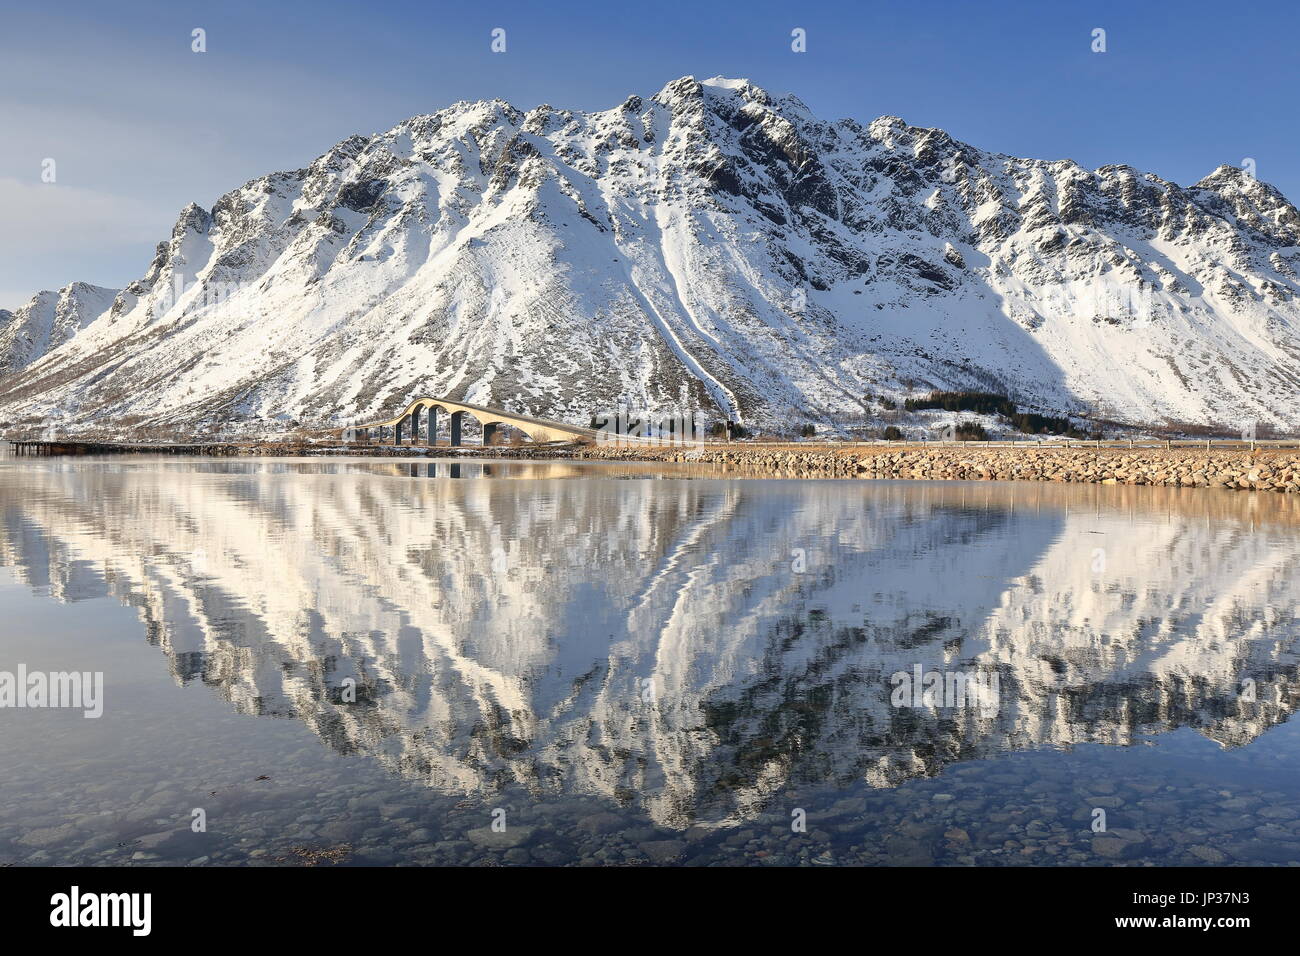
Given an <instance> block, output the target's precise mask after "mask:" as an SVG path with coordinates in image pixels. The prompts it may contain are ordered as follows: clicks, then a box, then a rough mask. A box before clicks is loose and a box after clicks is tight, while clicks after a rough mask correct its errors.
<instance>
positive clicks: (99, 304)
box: [0, 282, 118, 375]
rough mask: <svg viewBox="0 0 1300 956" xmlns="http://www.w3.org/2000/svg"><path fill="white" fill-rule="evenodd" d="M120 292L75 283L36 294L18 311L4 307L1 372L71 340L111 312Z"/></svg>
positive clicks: (1, 315) (13, 369) (0, 325)
mask: <svg viewBox="0 0 1300 956" xmlns="http://www.w3.org/2000/svg"><path fill="white" fill-rule="evenodd" d="M117 291H118V290H117V289H104V288H101V287H99V286H95V285H87V284H86V283H85V282H74V283H72V285H69V286H65V287H64V288H62V289H60V290H59V291H58V292H38V293H36V295H34V296H32V300H31V301H30V302H28V303H27V304H26V305H24V306H23V307H22V308H20V309H19V310H18V311H17V312H9V311H6V310H4V309H0V375H7V374H9V373H11V372H16V371H18V370H19V369H21V368H25V367H26V366H27V365H29V364H31V363H32V362H34V361H36V360H37V359H39V358H40V357H41V356H43V355H44V354H45V353H46V352H50V351H53V350H54V349H56V348H58V347H59V346H60V345H62V344H63V343H64V342H67V341H68V340H69V339H71V338H72V337H73V336H74V335H76V334H77V333H78V332H80V331H81V330H82V329H84V328H85V327H86V326H87V325H89V324H90V323H91V322H93V321H94V320H95V319H97V318H99V317H100V316H101V315H103V314H104V312H105V311H107V309H108V308H109V307H110V306H111V305H112V304H113V299H114V297H115V296H116V295H117Z"/></svg>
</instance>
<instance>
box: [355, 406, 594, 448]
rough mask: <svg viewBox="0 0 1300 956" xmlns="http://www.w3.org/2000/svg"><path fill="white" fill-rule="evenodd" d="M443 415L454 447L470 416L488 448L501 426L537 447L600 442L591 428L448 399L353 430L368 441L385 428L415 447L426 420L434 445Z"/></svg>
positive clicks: (428, 437) (429, 439)
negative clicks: (506, 427)
mask: <svg viewBox="0 0 1300 956" xmlns="http://www.w3.org/2000/svg"><path fill="white" fill-rule="evenodd" d="M440 413H441V414H444V415H447V416H448V418H449V419H450V424H451V444H452V447H456V446H459V445H460V444H461V424H462V422H463V421H464V416H465V415H470V416H471V417H473V418H474V420H475V421H477V422H478V423H479V425H481V426H482V428H483V444H485V445H486V444H488V443H489V442H490V441H491V439H492V435H493V434H494V433H495V431H496V429H497V428H498V427H499V426H501V425H509V426H510V427H511V428H515V429H518V430H519V431H521V432H523V433H524V434H525V435H526V436H528V438H529V439H531V440H532V441H534V442H536V443H537V444H545V443H547V442H555V441H576V440H581V439H589V440H594V439H595V438H597V433H596V431H595V429H592V428H580V427H578V426H576V425H568V424H565V423H564V422H557V421H552V420H551V419H548V418H534V417H532V416H531V415H515V414H512V413H510V412H507V411H504V410H503V409H500V408H490V407H488V406H486V405H473V404H470V403H469V402H453V401H450V400H448V399H445V398H431V397H425V398H417V399H416V400H415V401H413V402H411V403H410V404H409V405H407V406H406V408H405V409H404V410H403V411H402V413H401V414H400V415H397V416H396V417H394V418H389V419H385V420H383V421H378V422H369V423H367V424H364V425H354V426H352V428H353V430H354V431H358V432H362V433H363V434H365V435H366V436H367V438H368V437H369V435H370V434H371V433H372V432H382V430H383V429H385V428H391V429H392V430H393V437H394V439H395V441H396V443H397V444H399V445H400V444H404V443H405V442H404V439H406V438H408V437H409V438H410V443H411V444H414V443H415V441H416V439H418V437H419V435H420V433H421V429H420V423H421V419H423V420H424V425H425V427H424V429H423V433H424V435H425V438H426V443H427V444H430V445H432V444H434V439H435V438H436V436H437V416H438V415H439V414H440Z"/></svg>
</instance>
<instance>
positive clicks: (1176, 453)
mask: <svg viewBox="0 0 1300 956" xmlns="http://www.w3.org/2000/svg"><path fill="white" fill-rule="evenodd" d="M576 456H577V457H579V458H591V459H600V460H615V461H618V460H624V461H672V462H682V461H697V462H701V463H707V464H712V465H718V466H722V467H724V468H728V467H730V468H735V469H736V470H742V471H759V472H768V473H773V474H781V475H787V476H790V477H839V478H852V477H857V478H895V479H928V480H936V481H1046V482H1070V483H1082V484H1103V485H1156V486H1165V487H1189V488H1242V489H1252V490H1257V491H1276V492H1289V493H1293V494H1294V493H1296V492H1300V450H1297V449H1295V448H1268V447H1260V448H1257V449H1255V450H1253V451H1252V450H1251V449H1250V448H1249V447H1241V448H1214V449H1210V450H1207V449H1205V448H1187V447H1181V448H1180V447H1175V448H1122V447H1121V448H1115V447H1100V448H1097V447H1062V446H1059V445H1046V444H1043V445H1035V446H1033V447H1008V446H996V447H980V446H979V445H977V444H975V443H971V444H969V445H942V446H936V445H931V446H925V445H866V446H864V445H839V446H837V445H833V444H824V445H813V444H797V445H795V444H791V445H766V444H754V445H746V444H742V443H733V444H717V445H713V444H709V445H704V446H700V447H695V448H687V447H683V446H677V447H672V446H668V447H638V446H628V445H613V444H610V445H601V444H596V445H587V446H583V447H582V448H580V449H578V450H577V451H576Z"/></svg>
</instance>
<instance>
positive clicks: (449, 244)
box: [0, 77, 1300, 430]
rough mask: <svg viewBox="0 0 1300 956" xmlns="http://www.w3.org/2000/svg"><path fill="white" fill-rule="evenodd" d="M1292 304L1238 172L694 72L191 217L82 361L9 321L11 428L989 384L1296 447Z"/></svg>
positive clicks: (859, 398)
mask: <svg viewBox="0 0 1300 956" xmlns="http://www.w3.org/2000/svg"><path fill="white" fill-rule="evenodd" d="M71 288H76V287H71ZM86 288H88V287H86ZM66 291H67V290H65V293H66ZM1298 294H1300V213H1297V211H1296V209H1295V207H1294V206H1292V205H1291V204H1290V203H1288V202H1287V201H1286V199H1285V198H1283V197H1282V195H1281V194H1280V193H1278V191H1277V190H1276V189H1274V188H1272V187H1271V186H1268V185H1266V184H1265V183H1262V182H1258V181H1256V180H1254V179H1252V178H1251V177H1250V176H1249V175H1248V174H1247V173H1245V172H1243V171H1241V170H1238V169H1236V168H1234V167H1230V166H1221V167H1220V168H1219V169H1217V170H1215V171H1214V172H1213V173H1212V174H1211V175H1209V176H1207V177H1206V178H1205V179H1203V180H1202V181H1201V182H1199V183H1197V184H1196V185H1194V186H1191V187H1186V188H1185V187H1180V186H1178V185H1176V184H1174V183H1170V182H1166V181H1164V180H1162V179H1160V178H1159V177H1157V176H1154V175H1152V174H1149V173H1141V172H1138V171H1137V170H1134V169H1131V168H1129V167H1127V166H1105V167H1102V168H1101V169H1098V170H1095V171H1089V170H1086V169H1083V168H1081V167H1079V166H1078V165H1076V164H1075V163H1073V162H1071V161H1069V160H1059V161H1055V162H1044V161H1040V160H1030V159H1016V158H1013V157H1010V156H1004V155H1000V154H996V153H989V152H986V151H984V150H981V149H977V148H975V147H972V146H969V145H967V144H964V143H960V142H957V141H955V140H953V139H952V138H951V137H949V136H948V135H947V134H946V133H944V132H942V131H941V130H936V129H919V128H916V127H911V126H908V125H907V124H906V123H904V122H903V121H902V120H900V119H897V118H895V117H882V118H880V119H877V120H875V121H873V122H872V123H870V124H869V125H866V126H864V125H861V124H859V123H857V122H855V121H853V120H840V121H837V122H824V121H821V120H818V119H817V118H815V117H814V116H813V115H812V114H811V113H810V112H809V111H808V109H807V108H806V107H805V106H804V105H803V104H802V103H800V102H799V100H798V99H796V98H794V97H793V96H785V97H782V98H780V99H774V98H772V97H771V96H769V95H768V94H767V93H765V92H764V91H763V90H761V89H759V88H757V87H755V86H753V85H752V84H750V83H748V82H746V81H743V80H726V79H720V78H719V79H712V80H707V81H704V82H702V83H701V82H697V81H696V80H695V79H693V78H691V77H684V78H682V79H679V80H675V81H674V82H672V83H669V84H668V85H667V86H665V87H664V88H663V89H662V90H660V91H659V92H658V93H656V94H655V95H654V96H651V97H647V98H641V97H638V96H633V97H630V98H629V99H628V100H627V101H626V102H624V103H622V104H621V105H619V106H617V107H615V108H614V109H611V110H606V111H604V112H598V113H579V112H574V111H571V110H564V109H556V108H553V107H551V106H545V105H544V106H539V107H537V108H535V109H533V110H530V111H528V112H524V111H521V110H518V109H516V108H514V107H513V106H511V105H510V104H508V103H505V102H502V101H500V100H494V101H490V102H476V103H466V102H462V103H456V104H455V105H453V106H450V107H448V108H446V109H443V110H440V111H438V112H436V113H432V114H429V115H425V116H417V117H414V118H412V119H410V120H407V121H406V122H403V123H401V124H399V125H398V126H396V127H395V128H393V129H392V130H389V131H388V132H386V133H381V134H378V135H375V136H372V137H369V138H367V137H362V136H354V137H351V138H349V139H347V140H344V141H343V142H341V143H339V144H338V145H336V146H335V147H334V148H333V149H331V150H329V152H327V153H326V154H325V155H324V156H321V157H320V158H319V159H317V160H316V161H315V162H314V163H312V164H311V166H309V167H307V168H306V169H301V170H296V171H293V172H281V173H273V174H270V175H268V176H264V177H262V178H260V179H256V180H253V181H252V182H249V183H247V184H245V185H244V186H243V187H241V188H239V189H237V190H235V191H233V192H231V193H228V194H227V195H225V196H223V197H221V199H219V200H218V201H217V203H216V204H215V205H214V206H213V207H212V209H211V210H204V209H202V208H200V207H198V206H197V205H190V206H188V207H187V208H186V209H185V210H184V211H183V212H182V213H181V216H180V218H179V219H178V221H177V223H176V226H175V228H174V229H173V231H172V235H171V238H170V239H169V240H168V241H167V242H165V243H162V244H160V245H159V247H158V252H157V255H156V256H155V258H154V261H153V263H152V264H151V265H150V267H149V269H148V271H147V272H146V273H145V275H144V277H143V278H141V279H139V280H137V281H135V282H133V283H131V284H130V285H129V286H128V287H127V288H126V289H124V290H122V291H121V292H120V293H119V294H117V296H116V298H115V300H114V301H113V302H112V304H111V306H109V305H107V304H105V306H104V308H103V309H102V314H100V315H99V316H98V317H97V318H96V319H95V320H94V321H93V322H91V323H90V324H89V325H88V326H87V327H86V328H85V329H84V330H82V331H80V332H78V333H77V334H76V335H75V337H72V338H71V340H70V341H64V339H65V338H66V335H64V334H63V333H62V332H60V334H59V335H55V334H50V335H48V336H47V337H45V338H42V337H41V335H40V334H32V335H29V336H28V338H25V339H23V341H24V342H26V343H28V344H26V345H24V346H23V347H22V348H16V347H15V346H13V345H12V344H11V340H14V339H15V338H17V337H19V336H17V335H16V334H10V330H13V329H16V328H17V323H16V320H15V319H14V318H8V317H5V316H0V325H2V328H3V330H2V331H0V336H3V339H2V341H3V347H4V351H3V352H2V353H0V357H2V358H3V359H4V360H5V361H6V362H7V363H8V365H7V366H6V368H7V369H9V370H10V372H11V374H9V375H8V376H7V377H5V378H3V379H0V422H3V423H4V424H7V425H10V426H13V425H18V426H28V425H36V424H39V423H42V422H46V421H48V420H49V419H50V418H51V416H59V417H61V420H62V421H65V422H68V423H69V425H68V430H75V428H76V427H92V426H96V425H100V426H108V427H126V426H134V425H139V424H160V425H167V424H178V425H183V426H186V427H191V426H200V427H211V426H216V425H228V424H235V425H237V426H240V427H244V428H247V429H249V430H260V429H268V428H274V429H277V430H278V429H281V428H283V427H285V426H286V425H291V424H295V423H300V424H307V425H312V424H320V425H324V424H345V423H347V422H350V421H356V420H358V419H365V418H368V417H371V416H375V415H379V414H381V413H384V412H391V411H393V410H394V409H396V408H397V407H398V406H400V405H401V404H403V403H404V402H405V401H406V400H408V399H410V398H413V397H415V396H417V395H420V394H433V395H443V396H448V397H456V398H461V399H464V400H466V401H470V402H475V403H481V404H487V405H499V406H504V407H507V408H511V409H514V410H517V411H520V412H527V413H532V414H542V415H546V416H550V417H557V418H562V419H567V420H570V421H575V422H578V421H585V420H586V419H587V417H588V416H589V415H590V414H591V412H592V411H594V410H596V409H600V408H607V407H609V406H610V405H611V404H613V403H614V402H616V401H618V400H619V399H620V398H623V399H626V400H628V401H629V402H631V403H632V404H633V405H634V406H639V407H648V408H650V409H654V410H665V411H667V410H671V409H673V408H675V407H677V406H678V405H679V404H682V403H683V402H684V403H685V404H688V405H692V406H696V407H702V408H705V409H707V410H708V413H709V414H711V415H716V416H717V417H722V415H723V414H727V415H730V416H732V417H735V418H737V419H739V420H742V421H744V422H746V423H749V424H751V425H755V426H758V427H785V428H788V427H791V426H793V425H795V424H797V423H800V422H805V421H813V422H822V421H845V420H849V419H854V418H856V419H861V418H862V417H864V416H869V415H871V414H873V413H875V412H878V411H879V408H878V406H876V405H873V404H872V403H871V402H866V401H864V396H866V395H876V396H880V395H886V396H891V397H893V398H894V399H896V400H897V399H900V398H902V397H904V396H905V395H907V394H917V393H920V392H925V391H928V390H929V389H931V388H975V389H981V390H990V391H998V392H1001V393H1004V394H1008V395H1010V396H1012V397H1014V398H1016V399H1017V400H1018V401H1019V402H1021V403H1023V404H1024V405H1025V406H1026V407H1032V408H1037V409H1040V410H1054V411H1071V412H1075V413H1087V414H1091V415H1095V416H1099V417H1104V418H1109V419H1114V420H1119V421H1126V422H1132V423H1141V424H1166V423H1198V424H1217V425H1221V426H1224V427H1228V428H1234V429H1235V428H1236V427H1238V426H1239V425H1241V424H1242V423H1243V422H1246V421H1251V420H1258V421H1259V422H1261V423H1265V424H1271V425H1274V426H1278V427H1284V428H1295V427H1296V421H1295V418H1296V414H1295V410H1296V396H1297V392H1298V391H1300V305H1298V304H1297V303H1298V301H1300V300H1298V299H1297V295H1298ZM42 295H46V296H48V295H52V294H42ZM61 295H62V294H61ZM37 300H38V301H42V300H41V297H40V296H38V297H37ZM86 301H87V302H88V301H89V299H87V300H86ZM41 308H42V309H43V310H46V311H48V310H47V307H46V306H42V307H41ZM79 308H80V307H79ZM25 309H26V310H27V311H28V312H29V313H30V312H31V310H32V306H27V307H25ZM56 311H57V310H56ZM22 314H23V310H20V311H19V313H16V315H22ZM44 314H45V312H42V315H44ZM79 314H80V313H79ZM23 322H24V323H26V324H27V325H31V326H32V327H33V328H35V329H37V330H38V331H39V329H41V328H45V327H46V326H45V325H44V324H42V323H43V322H44V320H43V319H42V320H41V321H34V320H32V319H24V320H23ZM80 324H81V322H80V320H78V321H76V322H72V323H70V324H69V323H65V325H66V326H67V328H68V329H70V330H71V331H76V330H75V329H73V328H72V326H73V325H77V326H79V325H80ZM60 328H61V329H63V328H64V326H63V325H61V326H60ZM22 334H23V335H27V333H22ZM23 349H26V350H27V351H23ZM47 349H48V351H47ZM41 356H43V357H41ZM37 358H39V360H37V361H32V360H33V359H37ZM28 362H31V364H27V363H28Z"/></svg>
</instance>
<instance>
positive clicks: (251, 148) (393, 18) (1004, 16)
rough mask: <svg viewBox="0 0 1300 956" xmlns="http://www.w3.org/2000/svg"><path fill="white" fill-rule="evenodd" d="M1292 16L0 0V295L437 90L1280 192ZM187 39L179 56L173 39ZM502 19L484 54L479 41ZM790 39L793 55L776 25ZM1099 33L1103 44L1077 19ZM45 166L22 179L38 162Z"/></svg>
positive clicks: (1297, 71)
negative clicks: (1102, 48) (908, 139)
mask: <svg viewBox="0 0 1300 956" xmlns="http://www.w3.org/2000/svg"><path fill="white" fill-rule="evenodd" d="M1298 9H1300V8H1298V7H1297V5H1295V4H1293V3H1282V2H1277V3H1267V2H1266V3H1247V4H1236V5H1223V4H1212V3H1201V2H1185V3H1177V4H1175V3H1162V2H1154V3H1142V4H1135V3H1132V2H1129V3H1110V2H1095V0H1094V2H1086V3H1074V2H1058V0H1040V2H1034V3H1031V2H997V0H987V2H979V3H976V2H957V0H949V2H927V0H909V2H892V0H870V2H865V0H864V2H852V3H840V2H832V3H815V2H801V3H767V2H754V3H739V2H714V0H691V2H683V3H676V2H663V3H653V4H636V5H631V4H613V3H578V2H564V0H549V2H545V3H539V2H532V3H497V2H479V3H474V4H467V3H464V2H459V3H439V2H431V0H423V2H418V3H417V2H392V3H375V4H372V5H364V4H357V3H355V2H353V3H334V2H328V0H317V2H312V3H297V2H285V3H276V2H273V0H262V2H257V3H252V2H246V0H221V2H220V3H217V2H215V0H209V2H207V3H190V2H185V0H179V2H175V0H174V2H166V3H162V2H158V3H152V2H132V0H118V2H114V3H111V4H106V3H102V2H88V3H83V2H77V0H61V2H60V3H58V4H49V5H38V4H26V5H24V6H23V7H22V8H21V9H16V8H15V7H14V5H13V4H8V5H6V6H5V8H4V9H3V10H2V11H0V133H2V135H0V210H3V217H4V219H3V229H0V307H5V308H15V307H17V306H18V305H21V304H22V303H23V302H25V301H26V300H27V298H29V297H30V296H31V294H32V293H34V292H35V291H37V290H38V289H44V288H57V287H59V286H62V285H65V284H66V283H68V282H70V281H73V280H78V279H80V280H85V281H89V282H94V283H98V284H101V285H111V286H121V285H124V284H126V283H127V282H129V281H131V280H132V279H134V278H138V277H139V276H140V275H142V274H143V272H144V271H145V269H146V267H147V266H148V263H149V260H150V258H151V257H152V252H153V246H154V245H155V243H157V242H158V241H160V240H162V239H164V238H166V237H167V235H168V234H169V231H170V228H171V225H172V223H173V222H174V221H175V217H176V214H177V213H178V212H179V210H180V209H181V207H182V206H184V205H185V203H187V202H190V201H195V202H198V203H199V204H200V205H203V206H204V207H209V206H211V204H212V202H213V201H214V200H215V199H216V198H217V197H218V196H220V195H221V194H222V193H223V192H226V191H227V190H229V189H232V188H234V187H235V186H238V185H239V184H241V183H243V182H245V181H246V180H248V179H251V178H253V177H255V176H258V175H261V174H263V173H266V172H270V171H272V170H276V169H287V168H297V167H300V166H304V165H306V164H308V163H309V162H310V161H311V160H312V159H314V158H315V157H316V156H317V155H319V154H320V153H321V152H323V151H324V150H325V149H327V148H328V147H329V146H330V145H332V144H333V143H335V142H337V141H338V140H340V139H342V138H344V137H345V136H347V135H350V134H352V133H371V132H375V131H378V130H382V129H386V128H388V127H390V126H392V125H394V124H395V123H397V122H399V121H400V120H402V119H404V118H406V117H407V116H411V115H414V114H416V113H421V112H429V111H431V110H434V109H437V108H439V107H441V106H445V105H446V104H448V103H451V102H453V101H455V100H458V99H482V98H492V97H501V98H503V99H506V100H509V101H510V102H512V103H514V104H515V105H516V106H519V107H521V108H525V109H526V108H529V107H532V106H535V105H537V104H538V103H543V102H547V103H551V104H553V105H556V106H566V107H572V108H578V109H604V108H608V107H610V106H614V105H616V104H617V103H619V102H621V101H622V100H623V99H624V98H625V97H626V96H627V95H628V94H629V93H640V94H643V95H646V94H650V93H653V92H654V91H656V90H658V89H659V88H660V87H661V86H663V85H664V84H665V83H666V82H668V81H669V80H672V79H675V78H676V77H678V76H682V75H686V74H693V75H695V76H698V77H701V78H703V77H708V76H713V75H717V74H721V75H725V76H743V77H747V78H749V79H750V80H752V81H753V82H755V83H757V84H758V85H760V86H762V87H764V88H766V89H767V90H769V91H770V92H772V93H774V94H781V93H785V92H794V93H796V94H797V95H798V96H799V97H800V98H801V99H802V100H804V102H806V103H807V104H808V105H809V107H810V108H811V109H812V110H813V112H814V113H816V114H818V115H819V116H821V117H823V118H825V119H836V118H840V117H844V116H852V117H855V118H857V119H859V120H863V121H869V120H871V119H873V118H874V117H876V116H880V115H883V114H893V115H898V116H902V117H903V118H904V119H905V120H907V121H908V122H909V123H913V124H915V125H921V126H939V127H942V128H944V129H946V130H948V131H949V132H950V133H952V134H953V135H954V136H955V137H957V138H958V139H961V140H965V141H967V142H970V143H973V144H975V145H977V146H980V147H983V148H987V149H993V150H996V151H999V152H1004V153H1011V154H1014V155H1020V156H1033V157H1039V158H1044V159H1059V158H1064V157H1068V158H1070V159H1074V160H1076V161H1077V162H1079V163H1081V164H1083V165H1084V166H1087V167H1090V168H1092V167H1096V166H1100V165H1103V164H1105V163H1119V162H1123V163H1129V164H1131V165H1133V166H1136V167H1138V168H1139V169H1143V170H1150V171H1152V172H1155V173H1158V174H1159V175H1161V176H1164V177H1165V178H1167V179H1172V180H1174V181H1176V182H1179V183H1184V184H1187V183H1191V182H1194V181H1196V180H1197V179H1199V178H1200V177H1202V176H1204V175H1205V174H1206V173H1208V172H1210V171H1211V170H1212V169H1214V168H1215V167H1216V166H1218V165H1220V164H1221V163H1233V164H1241V163H1242V161H1243V160H1244V159H1245V158H1246V157H1251V158H1253V159H1254V160H1255V162H1256V168H1257V174H1258V176H1259V178H1261V179H1263V180H1266V181H1268V182H1271V183H1273V184H1274V185H1276V186H1277V187H1278V188H1279V189H1281V190H1282V191H1283V192H1284V193H1285V194H1286V195H1287V196H1288V197H1289V198H1291V199H1292V201H1300V131H1298V130H1297V124H1296V113H1297V90H1298V89H1300V83H1298V82H1297V79H1296V78H1297V76H1300V52H1298V50H1300V44H1297V42H1296V36H1297V27H1300V12H1297V10H1298ZM195 27H202V28H203V29H204V30H206V31H207V52H206V53H202V54H197V53H193V52H192V51H191V49H190V46H191V31H192V30H193V29H194V28H195ZM495 27H501V28H504V29H505V30H506V45H507V49H506V52H505V53H504V54H494V53H492V52H491V50H490V46H489V44H490V40H491V36H490V33H491V31H492V29H493V28H495ZM795 27H802V28H803V29H805V30H806V31H807V37H808V41H807V47H808V49H807V52H806V53H802V54H799V53H794V52H792V51H791V49H790V31H791V30H792V29H794V28H795ZM1095 28H1102V29H1104V30H1106V45H1107V50H1106V52H1105V53H1093V52H1092V50H1091V46H1092V31H1093V30H1094V29H1095ZM46 158H52V159H54V160H55V162H56V167H55V170H56V174H57V179H56V182H55V183H53V184H48V183H43V182H42V181H41V173H42V162H43V160H45V159H46Z"/></svg>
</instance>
